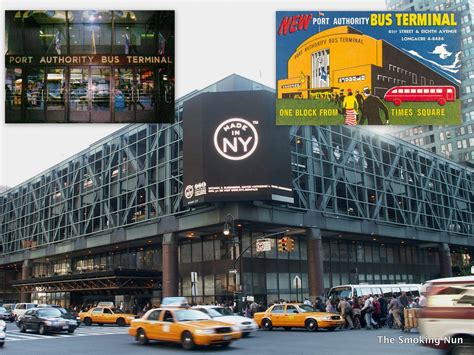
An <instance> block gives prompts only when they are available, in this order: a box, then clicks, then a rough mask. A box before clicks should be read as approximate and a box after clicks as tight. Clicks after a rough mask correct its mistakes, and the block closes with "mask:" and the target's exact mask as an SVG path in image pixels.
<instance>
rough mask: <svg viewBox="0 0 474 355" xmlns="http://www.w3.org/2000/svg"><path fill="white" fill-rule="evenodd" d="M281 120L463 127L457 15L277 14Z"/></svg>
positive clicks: (380, 13)
mask: <svg viewBox="0 0 474 355" xmlns="http://www.w3.org/2000/svg"><path fill="white" fill-rule="evenodd" d="M276 17H277V19H276V50H277V53H276V55H277V66H276V70H277V73H276V77H277V93H278V99H277V106H276V107H277V109H276V115H277V116H276V121H277V124H279V125H305V124H307V125H339V124H345V125H361V124H369V125H385V124H391V125H418V124H426V125H433V124H434V125H455V124H460V123H461V104H460V100H459V88H460V69H461V62H460V56H461V48H460V45H461V43H460V32H459V31H460V29H459V23H460V22H459V18H460V17H459V15H458V14H457V13H454V12H449V13H443V12H436V13H434V12H418V13H416V12H415V13H414V12H346V11H345V12H326V11H325V12H321V11H313V12H305V11H300V12H277V15H276Z"/></svg>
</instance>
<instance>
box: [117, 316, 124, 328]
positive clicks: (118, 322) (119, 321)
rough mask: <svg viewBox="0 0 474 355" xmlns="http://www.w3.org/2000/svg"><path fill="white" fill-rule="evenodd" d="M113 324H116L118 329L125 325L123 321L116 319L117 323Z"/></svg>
mask: <svg viewBox="0 0 474 355" xmlns="http://www.w3.org/2000/svg"><path fill="white" fill-rule="evenodd" d="M115 323H117V325H118V326H119V327H123V326H124V325H125V319H123V318H119V319H117V321H116V322H115Z"/></svg>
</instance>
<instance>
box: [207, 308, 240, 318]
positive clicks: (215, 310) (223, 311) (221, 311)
mask: <svg viewBox="0 0 474 355" xmlns="http://www.w3.org/2000/svg"><path fill="white" fill-rule="evenodd" d="M208 312H209V314H210V315H211V317H222V316H233V315H234V313H232V312H231V311H230V310H229V309H227V308H223V307H217V308H209V309H208ZM211 312H212V313H211ZM214 314H216V315H214Z"/></svg>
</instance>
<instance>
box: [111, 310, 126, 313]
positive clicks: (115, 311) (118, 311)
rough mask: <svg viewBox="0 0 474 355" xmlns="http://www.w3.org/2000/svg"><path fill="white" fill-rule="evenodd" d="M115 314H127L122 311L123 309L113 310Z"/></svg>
mask: <svg viewBox="0 0 474 355" xmlns="http://www.w3.org/2000/svg"><path fill="white" fill-rule="evenodd" d="M112 311H113V312H114V313H125V312H124V311H122V310H121V309H113V310H112Z"/></svg>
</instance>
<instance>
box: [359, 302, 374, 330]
mask: <svg viewBox="0 0 474 355" xmlns="http://www.w3.org/2000/svg"><path fill="white" fill-rule="evenodd" d="M371 298H372V296H370V297H368V296H364V307H362V309H361V311H364V312H365V329H372V328H373V325H374V324H376V323H375V321H374V320H373V319H372V313H373V312H374V310H375V307H374V305H373V304H372V302H371Z"/></svg>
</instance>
